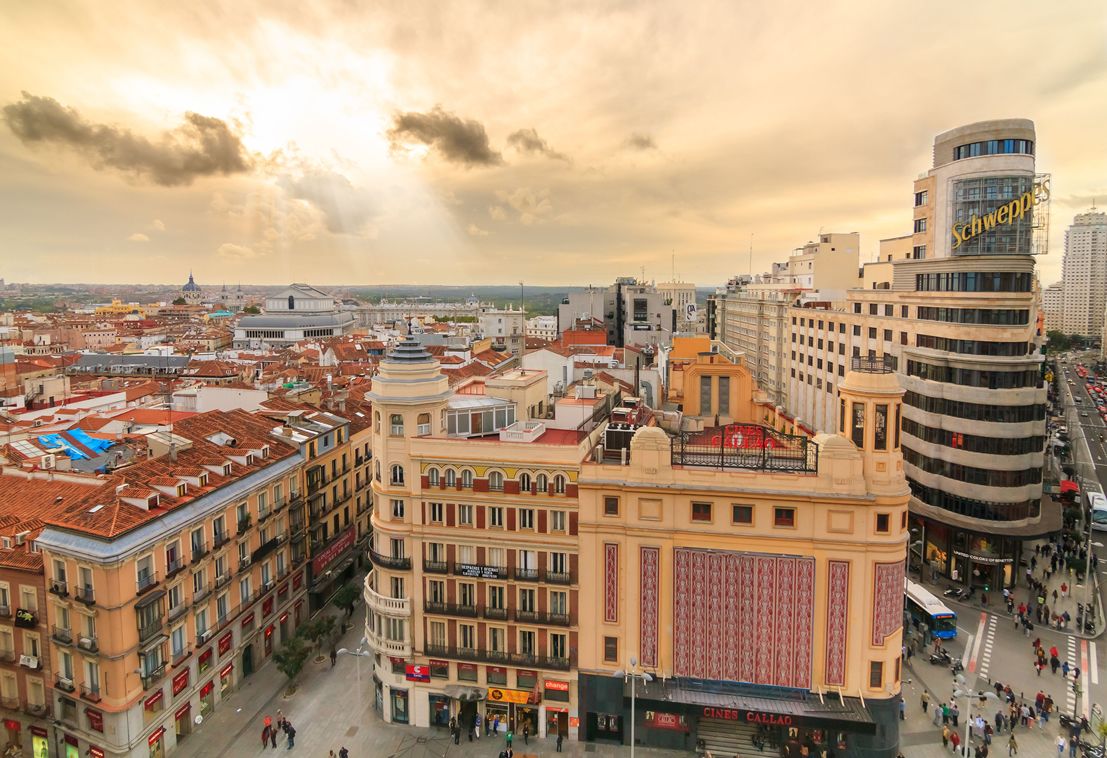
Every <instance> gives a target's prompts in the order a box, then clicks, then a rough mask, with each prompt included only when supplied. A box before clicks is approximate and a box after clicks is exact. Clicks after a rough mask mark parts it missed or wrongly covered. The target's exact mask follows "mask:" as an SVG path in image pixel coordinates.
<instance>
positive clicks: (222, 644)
mask: <svg viewBox="0 0 1107 758" xmlns="http://www.w3.org/2000/svg"><path fill="white" fill-rule="evenodd" d="M233 641H234V632H227V633H226V634H224V635H223V636H222V637H220V638H219V654H220V655H223V653H225V652H227V651H228V650H230V649H231V642H233Z"/></svg>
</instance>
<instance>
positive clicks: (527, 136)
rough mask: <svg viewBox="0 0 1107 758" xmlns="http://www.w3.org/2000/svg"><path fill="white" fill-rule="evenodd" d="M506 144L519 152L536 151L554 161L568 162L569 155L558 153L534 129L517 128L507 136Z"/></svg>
mask: <svg viewBox="0 0 1107 758" xmlns="http://www.w3.org/2000/svg"><path fill="white" fill-rule="evenodd" d="M507 144H509V145H511V146H512V147H514V148H515V149H516V150H518V151H519V152H521V153H537V154H539V155H544V156H546V157H547V158H550V159H552V160H556V161H565V162H566V163H569V156H567V155H565V154H564V153H559V152H557V151H556V150H554V149H553V148H551V147H550V146H549V144H548V143H547V142H546V140H544V139H542V138H541V137H539V136H538V132H537V131H535V130H534V129H519V130H517V131H514V132H512V133H511V134H509V135H508V136H507Z"/></svg>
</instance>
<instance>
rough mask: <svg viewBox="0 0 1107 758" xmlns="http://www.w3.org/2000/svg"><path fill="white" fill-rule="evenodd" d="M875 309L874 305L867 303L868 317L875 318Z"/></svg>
mask: <svg viewBox="0 0 1107 758" xmlns="http://www.w3.org/2000/svg"><path fill="white" fill-rule="evenodd" d="M876 307H877V306H876V303H869V315H870V316H875V315H876Z"/></svg>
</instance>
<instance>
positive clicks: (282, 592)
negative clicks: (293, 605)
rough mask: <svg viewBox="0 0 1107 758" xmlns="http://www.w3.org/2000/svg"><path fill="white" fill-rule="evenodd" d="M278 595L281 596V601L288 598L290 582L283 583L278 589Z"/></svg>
mask: <svg viewBox="0 0 1107 758" xmlns="http://www.w3.org/2000/svg"><path fill="white" fill-rule="evenodd" d="M277 594H278V595H280V597H281V600H284V598H285V597H287V596H288V582H281V586H280V587H277Z"/></svg>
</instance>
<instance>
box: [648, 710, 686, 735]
mask: <svg viewBox="0 0 1107 758" xmlns="http://www.w3.org/2000/svg"><path fill="white" fill-rule="evenodd" d="M646 724H648V725H649V726H652V727H653V728H654V729H671V730H672V731H674V732H683V731H684V717H683V716H681V715H680V714H679V713H664V712H662V711H646Z"/></svg>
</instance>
